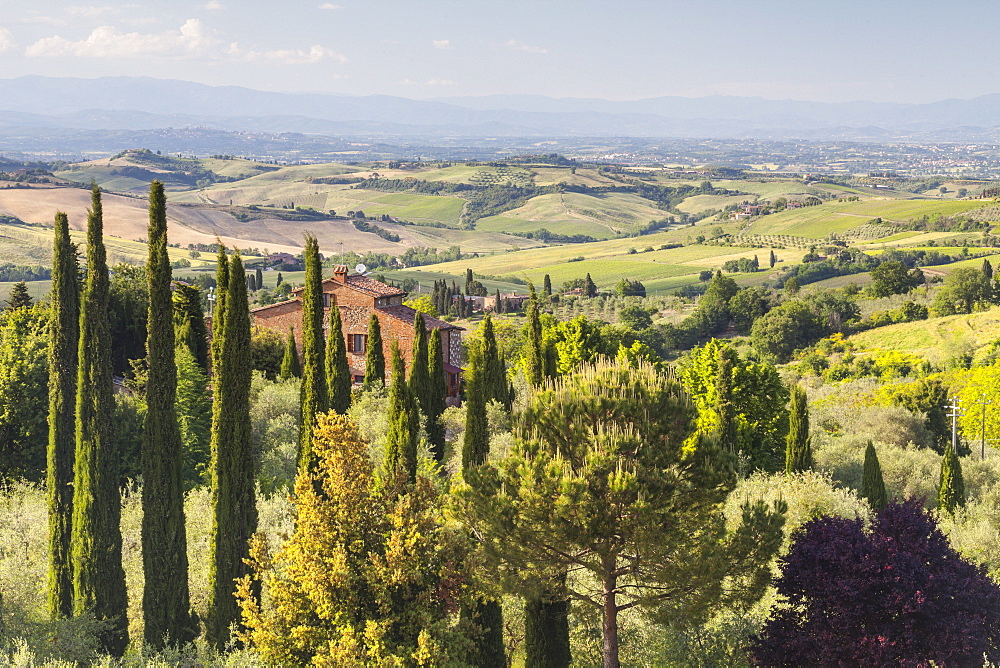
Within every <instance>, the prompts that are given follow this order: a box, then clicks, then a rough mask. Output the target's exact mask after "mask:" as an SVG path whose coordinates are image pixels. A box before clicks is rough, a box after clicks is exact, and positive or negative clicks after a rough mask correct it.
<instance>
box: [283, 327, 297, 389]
mask: <svg viewBox="0 0 1000 668" xmlns="http://www.w3.org/2000/svg"><path fill="white" fill-rule="evenodd" d="M278 375H279V376H280V377H281V380H288V379H289V378H293V377H294V378H300V377H301V376H302V366H301V365H300V364H299V350H298V347H297V346H296V345H295V328H294V327H289V328H288V338H287V339H285V354H284V356H282V358H281V370H280V371H279V372H278Z"/></svg>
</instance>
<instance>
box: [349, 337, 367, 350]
mask: <svg viewBox="0 0 1000 668" xmlns="http://www.w3.org/2000/svg"><path fill="white" fill-rule="evenodd" d="M367 343H368V335H367V334H348V335H347V352H349V353H363V352H365V347H366V344H367Z"/></svg>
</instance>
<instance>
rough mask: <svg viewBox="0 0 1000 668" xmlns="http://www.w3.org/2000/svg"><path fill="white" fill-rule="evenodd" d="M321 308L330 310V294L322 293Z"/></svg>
mask: <svg viewBox="0 0 1000 668" xmlns="http://www.w3.org/2000/svg"><path fill="white" fill-rule="evenodd" d="M323 308H330V293H329V292H324V293H323Z"/></svg>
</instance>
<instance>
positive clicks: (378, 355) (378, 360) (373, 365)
mask: <svg viewBox="0 0 1000 668" xmlns="http://www.w3.org/2000/svg"><path fill="white" fill-rule="evenodd" d="M384 386H385V352H384V351H383V349H382V326H381V325H380V324H379V322H378V318H376V317H375V314H374V313H373V314H372V316H371V318H370V319H369V320H368V338H367V340H366V343H365V387H366V388H373V387H384Z"/></svg>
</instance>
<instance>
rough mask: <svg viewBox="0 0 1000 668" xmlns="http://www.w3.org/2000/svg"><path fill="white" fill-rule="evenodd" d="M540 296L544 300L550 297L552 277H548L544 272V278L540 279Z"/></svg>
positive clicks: (548, 299)
mask: <svg viewBox="0 0 1000 668" xmlns="http://www.w3.org/2000/svg"><path fill="white" fill-rule="evenodd" d="M542 297H543V298H544V299H545V301H550V300H551V299H552V279H551V278H549V275H548V274H545V278H544V279H543V280H542Z"/></svg>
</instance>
